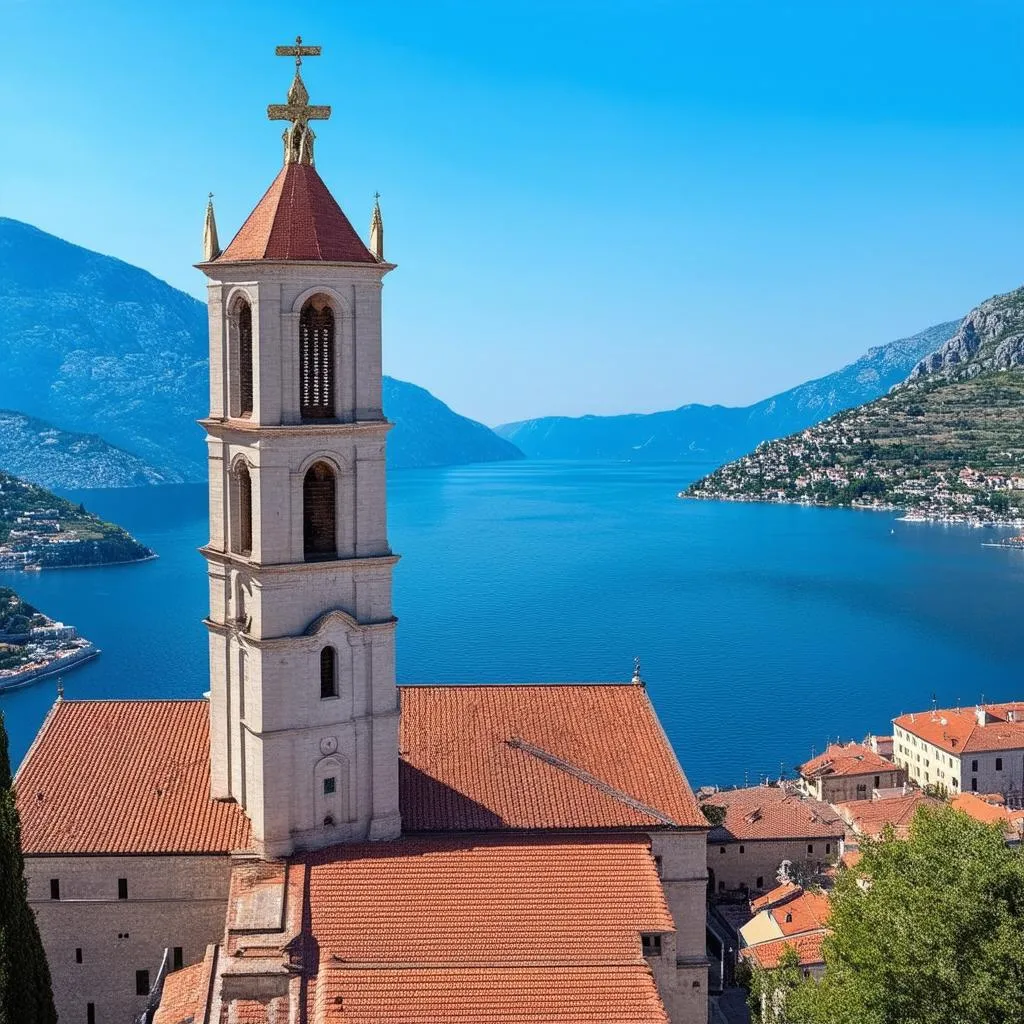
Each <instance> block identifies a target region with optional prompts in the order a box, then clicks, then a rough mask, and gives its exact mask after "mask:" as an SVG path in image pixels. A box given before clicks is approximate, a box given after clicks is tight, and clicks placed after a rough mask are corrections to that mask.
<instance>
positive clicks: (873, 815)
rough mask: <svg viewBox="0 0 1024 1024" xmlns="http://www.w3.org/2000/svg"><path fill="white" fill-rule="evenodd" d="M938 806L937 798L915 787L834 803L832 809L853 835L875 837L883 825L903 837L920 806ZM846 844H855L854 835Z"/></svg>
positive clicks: (898, 836)
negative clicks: (904, 790)
mask: <svg viewBox="0 0 1024 1024" xmlns="http://www.w3.org/2000/svg"><path fill="white" fill-rule="evenodd" d="M941 806H942V801H941V800H936V799H935V798H934V797H930V796H927V795H926V794H924V793H922V792H921V790H919V789H910V790H908V791H907V792H906V793H899V792H895V793H892V794H886V795H885V796H882V797H877V798H874V799H868V800H851V801H848V802H847V803H841V804H836V811H837V812H838V814H839V816H840V817H841V818H842V819H843V821H845V822H846V824H847V825H849V826H850V829H851V830H852V832H853V834H854V837H867V838H869V839H878V838H879V837H880V836H881V835H882V834H883V832H885V830H886V828H891V829H892V831H893V833H894V835H895V836H896V837H897V838H900V839H905V838H906V836H907V831H908V829H909V828H910V823H911V822H912V821H913V820H914V815H915V814H917V811H918V809H919V808H920V807H941ZM849 845H851V846H854V847H856V842H855V838H854V839H853V840H852V841H851V842H850V844H849Z"/></svg>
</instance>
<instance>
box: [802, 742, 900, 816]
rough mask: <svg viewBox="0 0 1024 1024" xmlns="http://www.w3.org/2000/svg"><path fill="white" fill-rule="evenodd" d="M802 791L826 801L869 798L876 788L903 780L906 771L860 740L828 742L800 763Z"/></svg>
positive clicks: (893, 786)
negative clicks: (822, 748) (822, 750)
mask: <svg viewBox="0 0 1024 1024" xmlns="http://www.w3.org/2000/svg"><path fill="white" fill-rule="evenodd" d="M799 771H800V785H801V788H802V789H803V791H804V792H805V793H806V794H807V795H808V796H812V797H814V798H815V799H816V800H821V801H823V802H824V803H827V804H838V803H844V802H846V801H847V800H868V799H870V798H871V795H872V793H874V792H876V791H877V790H891V789H897V788H899V787H901V786H902V785H903V784H904V782H906V778H907V776H906V772H905V771H904V770H903V769H902V768H900V767H899V766H898V765H896V764H894V763H893V762H892V761H891V760H889V758H887V757H883V756H882V755H881V754H879V753H878V752H877V751H876V750H873V749H872V748H871V747H869V746H867V745H866V744H863V743H830V744H829V745H828V748H827V749H826V750H825V752H824V753H822V754H819V755H818V756H817V757H812V758H811V760H810V761H807V762H805V763H804V764H802V765H801V766H800V769H799Z"/></svg>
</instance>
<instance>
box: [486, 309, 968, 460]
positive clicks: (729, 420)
mask: <svg viewBox="0 0 1024 1024" xmlns="http://www.w3.org/2000/svg"><path fill="white" fill-rule="evenodd" d="M958 323H959V321H951V322H949V323H943V324H936V325H935V326H934V327H929V328H928V329H927V330H925V331H922V332H921V333H920V334H915V335H914V336H913V337H910V338H901V339H900V340H898V341H893V342H890V343H889V344H887V345H880V346H877V347H875V348H872V349H869V350H868V351H867V352H866V353H865V354H864V355H863V356H861V358H860V359H858V360H856V361H855V362H853V363H850V364H849V365H848V366H844V367H843V368H842V369H841V370H837V371H836V372H835V373H830V374H828V375H827V376H825V377H820V378H818V379H817V380H812V381H808V382H807V383H806V384H801V385H799V386H798V387H795V388H791V389H790V390H789V391H784V392H782V393H781V394H778V395H773V396H772V397H771V398H766V399H764V400H763V401H761V402H757V403H756V404H755V405H750V406H744V407H739V408H730V407H726V406H721V405H712V406H708V405H684V406H682V407H681V408H679V409H672V410H669V411H666V412H656V413H649V414H634V415H626V416H582V417H578V418H570V417H565V416H548V417H544V418H542V419H535V420H523V421H521V422H518V423H506V424H504V425H503V426H500V427H498V428H497V433H499V434H500V435H501V436H502V437H505V438H507V439H508V440H510V441H512V442H514V443H515V444H516V445H517V446H518V447H519V448H521V449H522V450H523V451H524V452H526V454H527V455H528V456H530V457H531V458H541V459H622V460H629V461H640V460H651V461H653V460H666V461H667V460H674V459H684V458H694V457H697V458H704V459H727V458H733V457H735V456H736V455H739V454H741V453H742V452H746V451H750V450H751V449H752V448H754V447H755V446H756V445H758V444H760V443H761V442H762V441H765V440H768V439H770V438H774V437H781V436H783V435H785V434H788V433H791V432H793V431H796V430H802V429H803V428H804V427H808V426H810V425H811V424H813V423H818V422H820V421H821V420H823V419H825V418H826V417H828V416H830V415H832V414H833V413H835V412H838V411H839V410H841V409H846V408H849V407H851V406H855V405H859V404H860V403H862V402H866V401H870V400H871V399H872V398H876V397H877V396H879V395H884V394H885V393H886V391H888V390H889V388H891V387H892V386H893V385H894V384H896V383H898V382H900V381H902V380H903V379H904V378H905V377H906V376H907V374H908V373H909V372H910V370H911V369H912V368H913V366H914V365H915V363H917V362H918V360H920V359H921V358H922V356H924V355H926V354H927V353H929V352H933V351H935V349H937V348H938V347H939V346H940V345H942V344H943V342H945V341H946V339H948V338H949V337H950V336H951V335H953V333H954V332H955V331H956V329H957V324H958Z"/></svg>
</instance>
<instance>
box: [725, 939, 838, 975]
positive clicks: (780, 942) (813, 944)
mask: <svg viewBox="0 0 1024 1024" xmlns="http://www.w3.org/2000/svg"><path fill="white" fill-rule="evenodd" d="M827 936H828V932H827V931H817V932H809V933H805V934H804V935H792V936H789V937H787V938H784V939H773V940H772V941H771V942H759V943H758V944H757V945H756V946H747V948H746V949H742V950H740V956H742V957H743V958H744V959H746V960H753V961H754V962H755V963H756V964H757V965H758V966H759V967H761V968H763V969H764V970H766V971H770V970H772V968H774V967H778V966H779V961H780V960H781V959H782V954H783V952H784V951H785V949H786V948H787V947H788V948H790V949H794V950H796V954H797V956H798V957H799V958H800V966H801V967H815V966H817V965H819V964H822V963H824V959H823V958H822V953H821V945H822V943H823V942H824V941H825V939H826V938H827Z"/></svg>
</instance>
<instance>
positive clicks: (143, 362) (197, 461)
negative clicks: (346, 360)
mask: <svg viewBox="0 0 1024 1024" xmlns="http://www.w3.org/2000/svg"><path fill="white" fill-rule="evenodd" d="M207 331H208V326H207V314H206V307H205V306H204V305H203V304H202V303H201V302H199V301H198V300H196V299H194V298H193V297H192V296H190V295H186V294H185V293H184V292H181V291H178V290H177V289H176V288H172V287H171V286H170V285H168V284H165V283H164V282H163V281H160V280H158V279H157V278H155V277H154V276H153V275H152V274H149V273H147V272H146V271H144V270H140V269H139V268H138V267H133V266H131V265H130V264H128V263H124V262H122V261H121V260H117V259H114V258H112V257H110V256H103V255H101V254H99V253H96V252H92V251H90V250H89V249H83V248H81V247H80V246H77V245H72V244H71V243H69V242H65V241H63V240H62V239H59V238H56V237H55V236H53V235H49V234H47V233H46V232H44V231H40V230H39V229H38V228H34V227H32V226H30V225H28V224H23V223H21V222H20V221H16V220H11V219H9V218H0V364H2V365H3V367H4V374H3V383H2V385H0V406H3V407H4V408H7V409H12V410H17V411H18V413H17V414H21V415H22V416H24V417H25V418H26V422H29V421H32V422H34V421H38V420H41V421H44V422H43V423H42V424H40V425H39V426H38V427H36V426H26V427H25V428H23V429H24V430H27V431H28V433H30V434H31V433H33V432H34V433H35V434H37V435H41V434H42V433H44V432H45V431H46V430H49V429H59V431H60V432H68V433H67V435H65V436H60V435H58V436H57V437H56V438H54V439H51V440H50V441H48V442H46V443H47V444H59V445H65V446H66V447H68V448H70V447H71V446H72V445H74V444H81V439H80V438H76V439H74V440H73V439H72V438H73V437H74V435H83V434H84V435H91V438H90V446H91V449H92V452H91V456H90V460H89V466H90V469H89V471H88V473H86V472H85V470H84V468H83V465H82V462H81V460H79V464H78V466H77V467H75V468H73V467H71V466H70V464H69V472H68V477H67V479H66V480H65V479H64V478H62V477H61V476H60V473H59V466H58V464H57V463H56V462H54V463H52V464H51V470H52V471H51V470H48V471H47V472H48V473H49V476H48V477H47V479H46V482H47V483H49V484H51V485H53V486H62V487H70V486H82V485H83V482H84V480H86V479H90V476H89V474H91V479H92V480H93V482H92V483H91V484H90V486H109V484H108V483H107V481H110V480H114V479H119V478H120V479H125V480H134V481H138V480H139V479H141V478H143V477H144V478H146V479H147V480H149V481H150V482H157V481H158V480H162V481H168V482H173V481H178V480H189V481H201V480H205V479H206V446H205V445H204V443H203V433H202V430H201V429H200V428H199V427H198V426H197V425H196V423H195V421H196V420H197V419H198V418H199V417H201V416H203V415H205V413H206V411H207V405H208V401H209V393H208V384H207V345H208V340H207ZM385 395H386V399H385V404H384V411H385V413H386V414H387V415H388V416H389V417H390V418H391V419H393V420H394V421H395V423H396V424H397V425H396V427H395V429H394V430H393V431H392V433H391V437H390V439H389V446H388V465H389V467H390V468H392V469H402V468H406V467H410V466H441V465H451V464H456V463H462V462H484V461H492V460H495V459H507V458H519V457H521V454H520V453H519V452H518V451H517V450H516V448H515V447H514V446H513V445H510V444H508V443H507V442H504V441H501V440H500V439H499V438H497V437H496V436H495V435H494V434H493V433H492V432H491V431H490V430H489V429H488V428H487V427H485V426H483V424H480V423H476V422H475V421H473V420H468V419H466V418H465V417H462V416H458V415H457V414H456V413H454V412H452V411H451V410H450V409H448V407H447V406H445V405H444V403H442V402H440V401H439V400H438V399H435V398H433V396H429V395H428V393H427V392H424V391H423V389H422V388H417V387H415V386H414V385H411V384H404V383H403V382H401V381H395V380H391V379H389V378H385ZM425 396H426V397H425ZM427 397H429V398H431V399H432V401H427V400H426V398H427ZM17 414H14V415H17ZM419 416H423V417H424V419H423V421H422V422H421V421H420V420H419V419H418V417H419ZM50 425H56V426H53V427H51V426H50ZM21 430H22V428H19V429H18V430H17V431H15V434H14V435H12V436H11V439H10V441H9V442H8V441H7V440H5V437H6V436H7V434H5V433H4V434H0V467H3V468H11V469H14V468H15V465H17V466H19V467H20V468H24V469H26V472H27V475H29V476H32V478H33V479H35V478H36V477H35V476H33V473H32V472H28V470H31V466H28V467H26V466H25V462H26V457H25V455H24V453H22V452H20V451H19V450H18V445H19V443H21V442H24V443H27V444H33V445H34V444H36V443H37V442H30V441H29V440H28V438H27V436H25V435H24V434H22V433H20V431H21ZM38 443H40V444H42V443H43V442H38ZM103 443H106V445H107V446H108V448H109V450H108V451H103V450H102V449H101V445H102V444H103ZM126 455H127V456H129V458H131V457H134V458H135V459H136V460H138V461H137V463H135V464H133V465H132V466H129V464H128V463H126V462H125V456H126ZM83 474H84V475H83ZM140 474H141V477H140Z"/></svg>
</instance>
